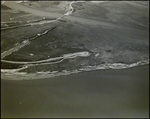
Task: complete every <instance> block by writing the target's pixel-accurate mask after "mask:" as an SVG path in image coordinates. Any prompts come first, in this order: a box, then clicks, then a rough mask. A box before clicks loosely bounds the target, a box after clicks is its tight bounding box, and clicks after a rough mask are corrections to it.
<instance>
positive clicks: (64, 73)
mask: <svg viewBox="0 0 150 119" xmlns="http://www.w3.org/2000/svg"><path fill="white" fill-rule="evenodd" d="M140 67H149V64H145V65H139V66H134V67H128V68H122V69H111V68H110V69H104V68H102V69H94V70H83V71H82V70H79V71H78V70H74V71H65V70H64V71H62V72H58V71H52V72H50V71H47V72H37V73H30V74H28V73H26V72H9V73H8V74H7V73H6V74H5V73H3V72H2V73H1V79H2V80H14V81H15V80H17V81H24V80H40V79H49V78H50V79H52V78H57V77H58V78H59V77H66V76H71V75H78V74H81V75H82V74H83V75H84V73H85V74H86V73H89V72H99V71H100V72H103V71H112V72H113V71H115V70H117V71H118V70H119V71H128V70H136V68H137V69H138V68H140ZM11 73H12V74H11ZM15 73H16V74H15ZM19 75H20V76H19ZM6 78H7V79H6Z"/></svg>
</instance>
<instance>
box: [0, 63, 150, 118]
mask: <svg viewBox="0 0 150 119" xmlns="http://www.w3.org/2000/svg"><path fill="white" fill-rule="evenodd" d="M1 114H2V115H1V117H148V116H149V65H146V66H140V67H134V68H130V69H124V70H98V71H92V72H84V73H79V74H74V75H70V76H62V77H56V78H51V79H41V80H30V81H8V80H1Z"/></svg>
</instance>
